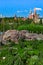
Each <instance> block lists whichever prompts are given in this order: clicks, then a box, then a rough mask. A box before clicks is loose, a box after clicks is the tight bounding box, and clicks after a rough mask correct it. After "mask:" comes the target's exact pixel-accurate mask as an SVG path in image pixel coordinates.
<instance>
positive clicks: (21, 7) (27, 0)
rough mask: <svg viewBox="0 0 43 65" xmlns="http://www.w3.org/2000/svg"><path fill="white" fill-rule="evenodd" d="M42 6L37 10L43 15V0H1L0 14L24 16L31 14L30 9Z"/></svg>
mask: <svg viewBox="0 0 43 65" xmlns="http://www.w3.org/2000/svg"><path fill="white" fill-rule="evenodd" d="M35 7H36V8H41V9H42V10H41V11H37V13H39V14H40V16H43V0H0V16H2V15H3V16H14V15H15V14H16V15H17V16H24V17H27V16H28V15H29V12H30V10H32V11H33V10H34V8H35Z"/></svg>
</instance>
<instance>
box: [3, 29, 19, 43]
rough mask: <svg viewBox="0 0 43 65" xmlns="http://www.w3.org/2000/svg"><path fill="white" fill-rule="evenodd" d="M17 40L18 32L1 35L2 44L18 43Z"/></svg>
mask: <svg viewBox="0 0 43 65" xmlns="http://www.w3.org/2000/svg"><path fill="white" fill-rule="evenodd" d="M18 38H19V31H17V30H8V31H6V32H5V33H4V35H3V42H4V43H5V42H6V41H8V40H11V41H13V42H16V43H17V42H18Z"/></svg>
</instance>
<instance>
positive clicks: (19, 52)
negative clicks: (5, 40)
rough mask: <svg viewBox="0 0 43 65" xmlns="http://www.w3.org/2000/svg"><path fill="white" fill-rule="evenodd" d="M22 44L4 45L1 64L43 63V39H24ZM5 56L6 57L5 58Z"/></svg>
mask: <svg viewBox="0 0 43 65" xmlns="http://www.w3.org/2000/svg"><path fill="white" fill-rule="evenodd" d="M21 43H23V44H22V45H21V44H20V42H19V44H18V45H17V44H14V45H12V48H11V47H10V45H7V46H2V48H1V50H0V64H1V65H43V41H41V40H40V41H38V40H34V41H24V42H22V41H21ZM3 57H6V58H5V59H4V60H3Z"/></svg>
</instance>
